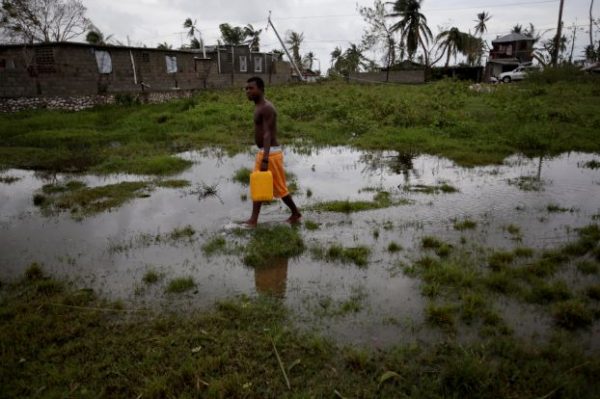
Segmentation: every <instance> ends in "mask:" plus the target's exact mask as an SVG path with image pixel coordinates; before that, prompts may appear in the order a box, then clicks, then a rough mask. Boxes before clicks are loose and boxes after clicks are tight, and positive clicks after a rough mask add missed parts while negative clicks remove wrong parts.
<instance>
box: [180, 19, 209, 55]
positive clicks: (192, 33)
mask: <svg viewBox="0 0 600 399" xmlns="http://www.w3.org/2000/svg"><path fill="white" fill-rule="evenodd" d="M183 27H184V28H186V29H189V30H188V33H187V35H188V37H189V38H190V39H191V40H190V47H191V48H201V49H202V52H203V54H204V55H203V56H204V57H206V52H205V51H204V41H203V40H202V33H201V32H200V29H198V26H197V25H196V21H195V20H194V21H192V19H191V18H186V20H185V21H183ZM196 34H198V37H197V38H196Z"/></svg>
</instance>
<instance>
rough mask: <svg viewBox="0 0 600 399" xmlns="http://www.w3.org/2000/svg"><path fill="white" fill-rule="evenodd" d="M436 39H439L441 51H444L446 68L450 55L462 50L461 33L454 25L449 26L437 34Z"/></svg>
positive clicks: (455, 54)
mask: <svg viewBox="0 0 600 399" xmlns="http://www.w3.org/2000/svg"><path fill="white" fill-rule="evenodd" d="M436 40H439V41H440V46H441V47H442V52H446V65H445V67H446V68H448V65H449V64H450V56H454V58H455V59H456V56H457V54H458V53H459V52H462V51H463V50H464V47H463V33H462V32H461V31H460V30H459V29H458V28H456V27H454V28H450V29H448V30H445V31H443V32H440V34H439V35H437V37H436Z"/></svg>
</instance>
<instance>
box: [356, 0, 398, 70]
mask: <svg viewBox="0 0 600 399" xmlns="http://www.w3.org/2000/svg"><path fill="white" fill-rule="evenodd" d="M358 12H359V13H360V15H361V16H362V17H363V19H364V20H365V22H366V23H367V24H368V28H367V29H365V31H364V33H363V39H362V45H363V47H364V48H365V49H371V48H378V49H382V50H383V51H384V56H383V59H382V61H383V64H384V65H385V66H386V67H387V68H388V69H389V67H391V66H392V65H393V64H394V63H395V62H396V38H395V36H394V32H393V31H392V27H391V26H390V25H388V24H387V22H386V19H387V11H386V9H385V5H384V4H383V2H382V1H381V0H375V3H374V4H373V8H370V7H359V8H358Z"/></svg>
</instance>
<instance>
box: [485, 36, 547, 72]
mask: <svg viewBox="0 0 600 399" xmlns="http://www.w3.org/2000/svg"><path fill="white" fill-rule="evenodd" d="M533 42H535V39H533V38H532V37H530V36H526V35H523V34H521V33H511V34H509V35H506V36H502V37H498V38H496V40H493V41H492V49H491V50H490V56H489V60H488V62H487V64H486V67H485V78H486V80H489V78H490V77H492V76H498V75H500V74H501V73H502V72H508V71H512V70H513V69H515V68H516V67H518V66H519V65H522V64H530V63H531V61H532V60H533Z"/></svg>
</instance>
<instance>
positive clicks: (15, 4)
mask: <svg viewBox="0 0 600 399" xmlns="http://www.w3.org/2000/svg"><path fill="white" fill-rule="evenodd" d="M86 11H87V9H86V8H85V6H84V5H83V2H81V1H80V0H34V1H31V0H2V19H3V21H2V23H1V24H0V28H1V29H2V30H4V31H5V32H6V33H7V34H8V36H9V37H13V38H15V39H18V40H19V41H24V42H26V43H36V42H44V43H49V42H65V41H69V40H72V39H74V38H76V37H77V36H79V35H81V34H82V33H84V32H85V31H86V30H87V29H88V27H89V26H90V20H89V19H87V18H86V17H85V12H86Z"/></svg>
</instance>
